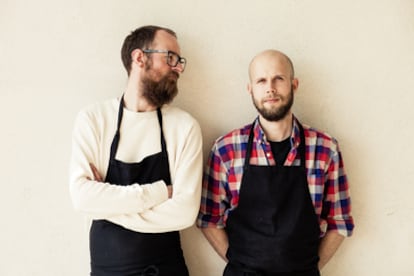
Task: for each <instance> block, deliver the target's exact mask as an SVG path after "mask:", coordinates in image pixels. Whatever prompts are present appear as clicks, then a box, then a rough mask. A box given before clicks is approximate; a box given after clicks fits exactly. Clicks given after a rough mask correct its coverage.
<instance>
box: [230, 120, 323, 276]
mask: <svg viewBox="0 0 414 276" xmlns="http://www.w3.org/2000/svg"><path fill="white" fill-rule="evenodd" d="M253 126H254V124H253V125H252V129H251V131H250V135H249V141H248V145H247V152H246V159H245V164H244V172H243V177H242V181H241V184H240V185H241V186H240V194H239V204H238V206H237V208H236V209H234V210H233V211H232V212H231V213H230V214H229V217H228V219H227V223H226V232H227V234H228V238H229V249H228V251H227V258H228V259H229V264H228V265H227V267H226V270H225V273H224V275H226V276H236V275H263V276H264V275H266V276H270V275H272V276H273V275H275V276H276V275H286V276H287V275H292V276H293V275H295V276H296V275H303V276H314V275H315V276H316V275H319V272H318V269H317V264H318V261H319V257H318V248H319V234H320V230H319V223H318V219H317V216H316V214H315V210H314V206H313V203H312V200H311V197H310V193H309V188H308V182H307V176H306V168H305V137H304V131H303V127H302V126H301V125H300V139H301V144H300V146H299V154H300V158H301V161H300V166H283V165H277V166H256V165H250V164H249V160H250V156H251V150H252V144H253V136H254V131H253Z"/></svg>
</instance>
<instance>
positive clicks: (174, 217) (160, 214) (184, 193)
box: [108, 123, 203, 233]
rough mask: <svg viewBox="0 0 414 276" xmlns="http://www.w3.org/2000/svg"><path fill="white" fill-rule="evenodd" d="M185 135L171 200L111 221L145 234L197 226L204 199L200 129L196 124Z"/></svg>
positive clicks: (177, 157)
mask: <svg viewBox="0 0 414 276" xmlns="http://www.w3.org/2000/svg"><path fill="white" fill-rule="evenodd" d="M184 135H185V137H186V138H185V143H184V146H183V147H182V149H177V150H176V154H175V158H176V160H175V164H174V166H173V169H174V170H175V174H174V175H175V178H174V179H173V183H172V184H173V196H172V198H170V199H168V200H167V201H164V202H162V203H161V204H158V205H156V206H154V207H152V208H150V209H148V210H145V211H143V212H138V213H134V214H124V215H118V216H113V217H111V218H110V219H108V220H109V221H112V222H113V223H116V224H119V225H122V226H123V227H125V228H128V229H130V230H133V231H138V232H144V233H145V232H146V233H149V232H150V233H160V232H168V231H177V230H181V229H184V228H187V227H190V226H191V225H193V224H194V222H195V219H196V216H197V213H198V210H199V207H200V198H201V177H202V162H203V160H202V159H203V158H202V136H201V129H200V127H199V125H198V124H197V123H195V124H193V126H192V128H191V129H190V131H189V132H188V133H185V134H184Z"/></svg>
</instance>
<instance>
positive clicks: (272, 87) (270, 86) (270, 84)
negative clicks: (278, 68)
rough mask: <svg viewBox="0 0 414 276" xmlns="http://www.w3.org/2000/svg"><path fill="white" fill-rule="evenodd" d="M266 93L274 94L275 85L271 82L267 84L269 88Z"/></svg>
mask: <svg viewBox="0 0 414 276" xmlns="http://www.w3.org/2000/svg"><path fill="white" fill-rule="evenodd" d="M266 93H276V85H275V84H274V83H272V82H269V86H268V87H267V89H266Z"/></svg>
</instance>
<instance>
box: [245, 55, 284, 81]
mask: <svg viewBox="0 0 414 276" xmlns="http://www.w3.org/2000/svg"><path fill="white" fill-rule="evenodd" d="M290 71H291V69H290V65H289V62H288V61H287V59H286V58H285V57H284V56H282V55H275V54H265V55H260V56H258V57H256V58H255V59H254V60H253V61H252V63H251V64H250V70H249V74H250V77H251V78H252V79H256V78H261V77H269V76H276V75H285V76H290V74H291V72H290Z"/></svg>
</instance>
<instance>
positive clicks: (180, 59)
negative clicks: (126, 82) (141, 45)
mask: <svg viewBox="0 0 414 276" xmlns="http://www.w3.org/2000/svg"><path fill="white" fill-rule="evenodd" d="M142 52H144V53H146V54H154V53H155V54H156V53H161V54H167V64H168V66H170V67H176V66H177V65H178V63H180V64H181V66H182V68H183V69H182V72H184V69H185V66H186V65H187V59H186V58H184V57H181V56H180V55H178V54H177V53H176V52H173V51H170V50H156V49H142ZM170 55H174V56H176V57H177V62H176V63H175V64H174V65H173V64H170V63H169V58H168V57H169V56H170Z"/></svg>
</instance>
